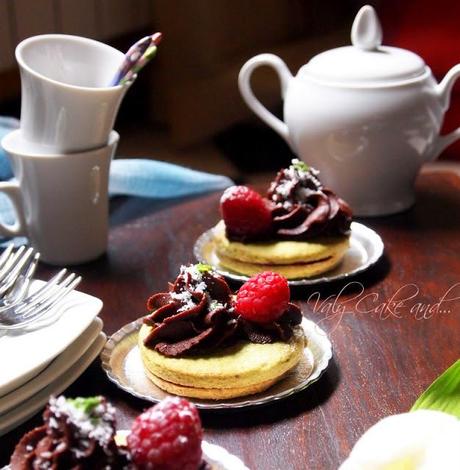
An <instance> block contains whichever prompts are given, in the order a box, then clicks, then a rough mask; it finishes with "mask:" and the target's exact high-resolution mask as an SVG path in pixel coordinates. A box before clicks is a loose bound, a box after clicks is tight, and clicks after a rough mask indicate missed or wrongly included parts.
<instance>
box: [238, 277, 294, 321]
mask: <svg viewBox="0 0 460 470" xmlns="http://www.w3.org/2000/svg"><path fill="white" fill-rule="evenodd" d="M289 297H290V292H289V285H288V282H287V280H286V278H285V277H283V276H281V275H280V274H277V273H273V272H270V271H265V272H263V273H260V274H256V275H255V276H253V277H251V278H250V279H249V280H248V281H247V282H245V283H244V284H243V285H242V286H241V287H240V290H239V291H238V294H237V295H236V302H235V309H236V311H237V312H238V313H239V314H240V315H241V316H242V317H243V318H245V319H246V320H249V321H253V322H255V323H270V322H272V321H275V320H277V319H278V318H279V317H280V316H281V315H282V314H283V313H284V312H285V311H286V309H287V306H288V302H289Z"/></svg>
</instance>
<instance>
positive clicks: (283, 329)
mask: <svg viewBox="0 0 460 470" xmlns="http://www.w3.org/2000/svg"><path fill="white" fill-rule="evenodd" d="M147 308H148V309H149V310H150V311H151V313H150V315H148V316H147V317H145V318H144V323H146V324H147V325H149V326H152V327H153V329H152V330H151V332H150V334H149V335H148V336H147V337H146V338H145V340H144V344H145V346H147V347H149V348H151V349H154V350H156V351H158V352H159V353H161V354H163V355H164V356H168V357H180V356H185V355H190V354H194V353H201V352H203V351H208V350H214V349H216V348H218V347H220V346H227V345H230V344H232V343H234V342H236V341H238V340H249V341H251V342H253V343H273V342H275V341H279V340H281V341H287V340H288V339H289V338H290V337H291V335H292V328H293V326H295V325H298V324H300V322H301V320H302V314H301V313H300V309H299V308H298V307H297V306H296V305H294V304H292V303H289V304H288V308H287V309H286V311H285V312H284V313H283V314H282V315H281V317H280V318H278V320H277V321H276V322H272V323H269V324H256V323H253V322H249V321H247V320H245V319H243V318H242V317H241V316H240V315H238V313H237V312H236V311H235V309H234V307H233V294H232V291H231V290H230V288H229V286H228V284H227V282H226V281H225V279H224V278H223V277H222V276H220V275H218V274H217V273H215V272H213V271H212V270H211V268H210V267H208V266H207V265H201V264H198V265H192V266H182V267H181V270H180V273H179V276H178V277H177V279H176V280H175V282H174V283H173V284H170V285H169V291H168V292H160V293H158V294H155V295H153V296H152V297H150V298H149V300H148V302H147Z"/></svg>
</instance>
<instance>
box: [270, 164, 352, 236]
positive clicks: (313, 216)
mask: <svg viewBox="0 0 460 470" xmlns="http://www.w3.org/2000/svg"><path fill="white" fill-rule="evenodd" d="M318 175H319V172H318V171H317V170H315V169H314V168H311V167H308V166H307V165H305V164H304V163H303V162H300V161H298V160H293V163H292V165H291V166H290V167H289V168H285V169H283V170H280V171H279V172H278V174H277V175H276V178H275V180H274V181H273V182H272V183H271V184H270V188H269V190H268V193H267V196H268V199H269V200H270V201H271V202H272V204H273V205H272V217H273V233H274V235H275V238H277V239H282V240H308V239H311V238H314V237H318V236H340V235H346V234H347V233H348V232H349V230H350V224H351V218H352V211H351V208H350V206H349V205H348V204H347V203H346V202H345V201H344V200H343V199H341V198H339V197H338V196H337V195H336V194H335V193H334V192H333V191H331V190H330V189H326V188H324V187H323V186H322V184H321V182H320V181H319V179H318Z"/></svg>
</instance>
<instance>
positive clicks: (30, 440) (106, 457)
mask: <svg viewBox="0 0 460 470" xmlns="http://www.w3.org/2000/svg"><path fill="white" fill-rule="evenodd" d="M43 419H44V424H43V425H42V426H40V427H37V428H35V429H33V430H32V431H30V432H28V433H27V434H25V435H24V436H23V437H22V439H21V440H20V441H19V443H18V444H17V446H16V448H15V450H14V452H13V455H12V456H11V461H10V467H11V470H35V469H45V468H46V469H50V470H68V469H74V470H80V469H81V470H83V469H94V468H107V469H113V470H118V469H130V468H133V467H132V465H131V464H130V463H129V460H128V457H127V454H126V453H125V452H123V451H122V450H120V449H119V448H118V447H117V445H116V444H115V441H114V435H115V411H114V409H113V407H112V406H111V405H110V404H108V403H107V401H106V400H105V398H103V397H92V398H89V399H75V400H70V399H68V400H67V399H65V397H62V396H61V397H59V398H54V397H51V399H50V401H49V404H48V406H47V408H46V410H45V412H44V414H43Z"/></svg>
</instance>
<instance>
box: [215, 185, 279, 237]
mask: <svg viewBox="0 0 460 470" xmlns="http://www.w3.org/2000/svg"><path fill="white" fill-rule="evenodd" d="M220 211H221V213H222V218H223V219H224V222H225V226H226V227H227V230H228V233H230V234H232V235H234V236H239V237H253V236H257V235H266V234H267V233H269V232H270V231H271V229H272V215H271V211H270V208H269V202H268V201H267V200H266V199H264V198H263V197H262V196H261V195H260V194H259V193H257V192H256V191H254V190H253V189H251V188H248V187H247V186H232V187H230V188H228V189H226V190H225V192H224V194H223V195H222V197H221V199H220Z"/></svg>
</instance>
